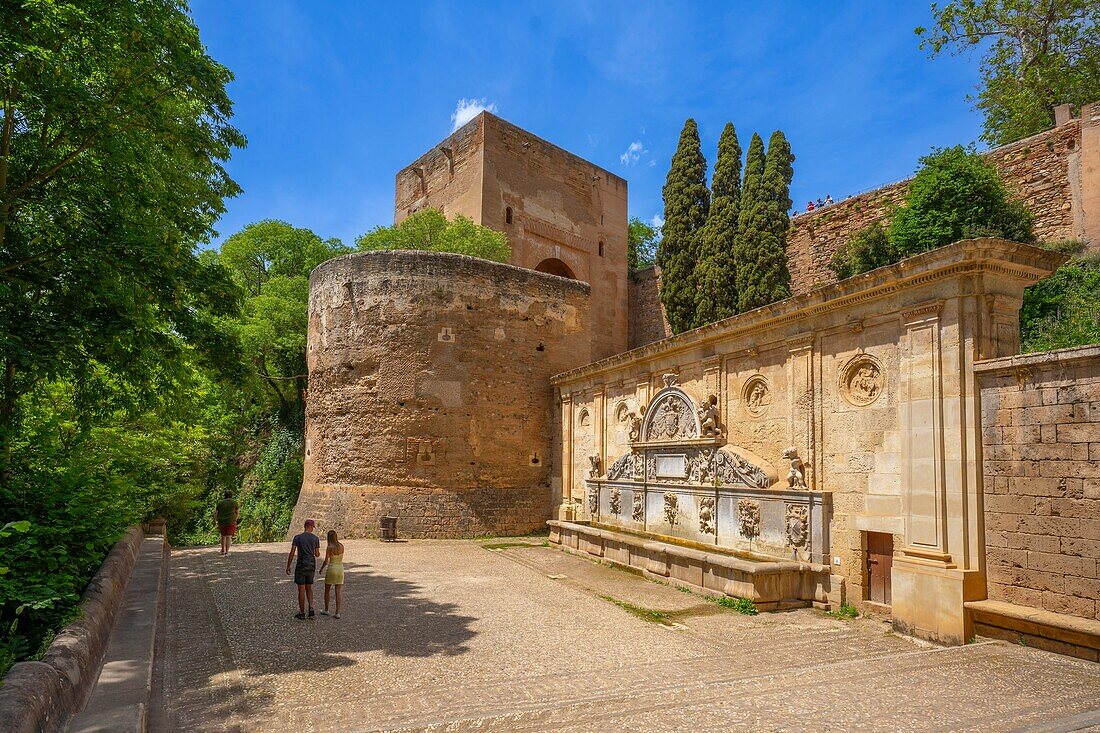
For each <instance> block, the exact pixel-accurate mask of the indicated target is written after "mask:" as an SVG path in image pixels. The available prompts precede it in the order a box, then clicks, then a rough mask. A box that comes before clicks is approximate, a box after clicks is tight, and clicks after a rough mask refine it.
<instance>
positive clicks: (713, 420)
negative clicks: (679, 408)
mask: <svg viewBox="0 0 1100 733" xmlns="http://www.w3.org/2000/svg"><path fill="white" fill-rule="evenodd" d="M699 433H700V435H702V436H703V437H704V438H710V437H718V436H720V435H721V434H722V429H721V427H719V425H718V397H716V396H715V395H710V396H709V397H707V398H706V399H705V400H703V403H702V404H701V405H699Z"/></svg>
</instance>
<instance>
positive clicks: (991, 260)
mask: <svg viewBox="0 0 1100 733" xmlns="http://www.w3.org/2000/svg"><path fill="white" fill-rule="evenodd" d="M1067 259H1068V258H1067V257H1066V256H1065V255H1063V254H1059V253H1057V252H1052V251H1050V250H1045V249H1040V248H1038V247H1033V246H1031V245H1028V244H1020V243H1018V242H1010V241H1008V240H1004V239H994V238H981V239H967V240H963V241H961V242H956V243H954V244H949V245H947V246H946V247H940V248H939V249H934V250H931V251H929V252H923V253H921V254H919V255H916V256H914V257H910V258H908V259H905V260H902V261H901V262H899V263H897V264H894V265H889V266H887V267H880V268H878V269H877V270H872V271H870V272H867V273H864V274H862V275H856V276H855V277H850V278H848V279H846V280H842V281H841V282H839V283H836V284H833V285H826V286H823V287H820V288H817V289H815V290H812V291H810V292H808V293H803V294H802V295H797V296H795V297H793V298H788V299H787V300H781V301H779V302H777V303H772V304H770V305H766V306H763V307H761V308H757V309H756V310H752V311H749V312H747V313H742V314H739V315H736V316H733V317H731V318H727V319H725V320H722V321H717V322H715V323H711V324H708V325H706V326H701V327H699V328H696V329H694V330H691V331H685V332H684V333H681V334H678V335H676V336H671V337H669V338H666V339H662V340H660V341H655V342H654V343H651V344H647V345H645V346H641V347H639V348H636V349H632V350H630V351H626V352H623V353H621V354H616V355H615V356H610V357H608V358H606V359H602V360H600V361H596V362H593V363H591V364H587V365H585V366H582V367H577V368H576V369H571V370H569V371H566V372H562V373H561V374H557V375H555V376H554V377H553V378H552V379H551V382H552V383H553V384H555V385H560V384H564V383H567V382H571V381H574V380H577V379H583V378H586V377H592V376H595V375H597V374H603V373H606V372H610V371H613V370H615V369H617V368H620V367H622V366H625V365H627V364H631V363H644V362H646V361H647V360H649V359H657V358H667V357H670V356H673V355H675V354H678V353H680V352H683V351H686V350H688V349H693V348H697V347H699V346H704V345H709V344H714V343H716V342H718V341H722V340H726V339H731V338H735V337H737V336H742V335H746V334H749V333H759V332H760V331H763V330H767V329H775V328H779V327H782V326H784V325H787V324H791V323H795V322H797V321H800V320H803V319H809V318H814V317H816V316H821V315H824V314H826V313H830V312H833V311H837V310H840V309H843V308H850V307H852V306H855V305H860V304H864V303H868V302H871V301H874V300H878V299H881V298H884V297H887V296H889V295H892V294H894V293H896V292H898V291H900V290H903V289H906V288H912V287H915V286H919V285H925V284H928V283H933V282H937V281H942V280H947V279H950V278H958V277H962V276H966V275H981V274H986V273H989V274H994V275H1000V276H1004V277H1010V278H1015V279H1017V280H1019V281H1021V282H1023V283H1024V284H1026V285H1030V284H1032V283H1035V282H1038V281H1039V280H1041V279H1043V278H1044V277H1046V276H1047V275H1049V274H1050V273H1052V272H1053V271H1054V270H1055V269H1057V268H1058V266H1059V265H1061V264H1062V263H1064V262H1065V261H1066V260H1067ZM916 305H924V304H922V303H918V304H916Z"/></svg>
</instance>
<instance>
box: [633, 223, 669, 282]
mask: <svg viewBox="0 0 1100 733" xmlns="http://www.w3.org/2000/svg"><path fill="white" fill-rule="evenodd" d="M660 239H661V230H660V229H659V228H657V227H655V226H653V225H652V224H647V223H646V222H644V221H642V220H641V219H639V218H638V217H636V216H632V217H630V221H629V222H628V223H627V226H626V262H627V267H628V268H629V270H630V271H631V272H633V271H634V270H644V269H645V268H647V267H650V266H652V265H653V263H654V262H655V261H656V258H657V244H658V242H660Z"/></svg>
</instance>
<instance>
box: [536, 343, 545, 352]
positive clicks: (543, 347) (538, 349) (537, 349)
mask: <svg viewBox="0 0 1100 733" xmlns="http://www.w3.org/2000/svg"><path fill="white" fill-rule="evenodd" d="M535 351H546V347H545V346H543V345H542V344H539V345H538V346H536V347H535Z"/></svg>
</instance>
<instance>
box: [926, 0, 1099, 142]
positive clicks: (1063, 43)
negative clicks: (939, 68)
mask: <svg viewBox="0 0 1100 733" xmlns="http://www.w3.org/2000/svg"><path fill="white" fill-rule="evenodd" d="M932 14H933V20H934V22H933V25H932V27H931V28H917V29H916V31H917V34H918V35H920V37H921V48H922V49H926V50H928V51H929V52H930V53H931V56H932V57H935V56H938V55H939V54H940V53H943V52H950V53H955V54H958V53H964V52H968V51H974V50H978V49H980V50H981V52H982V61H981V76H982V81H981V85H980V87H979V92H978V95H977V97H976V99H975V101H976V102H977V107H978V108H979V109H981V110H982V112H983V113H984V114H985V126H984V131H983V133H982V139H983V140H985V141H986V142H988V143H990V144H991V145H1003V144H1005V143H1009V142H1013V141H1015V140H1019V139H1020V138H1023V137H1027V136H1028V135H1032V134H1034V133H1037V132H1041V131H1043V130H1045V129H1048V128H1050V127H1051V126H1052V125H1053V124H1054V107H1055V106H1057V105H1059V104H1072V105H1074V106H1076V107H1077V108H1080V107H1081V106H1082V105H1085V104H1088V103H1090V102H1095V101H1097V100H1098V99H1100V4H1098V3H1097V2H1096V0H956V1H955V2H949V3H947V4H946V5H944V6H943V7H940V6H938V5H935V4H933V5H932Z"/></svg>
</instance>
